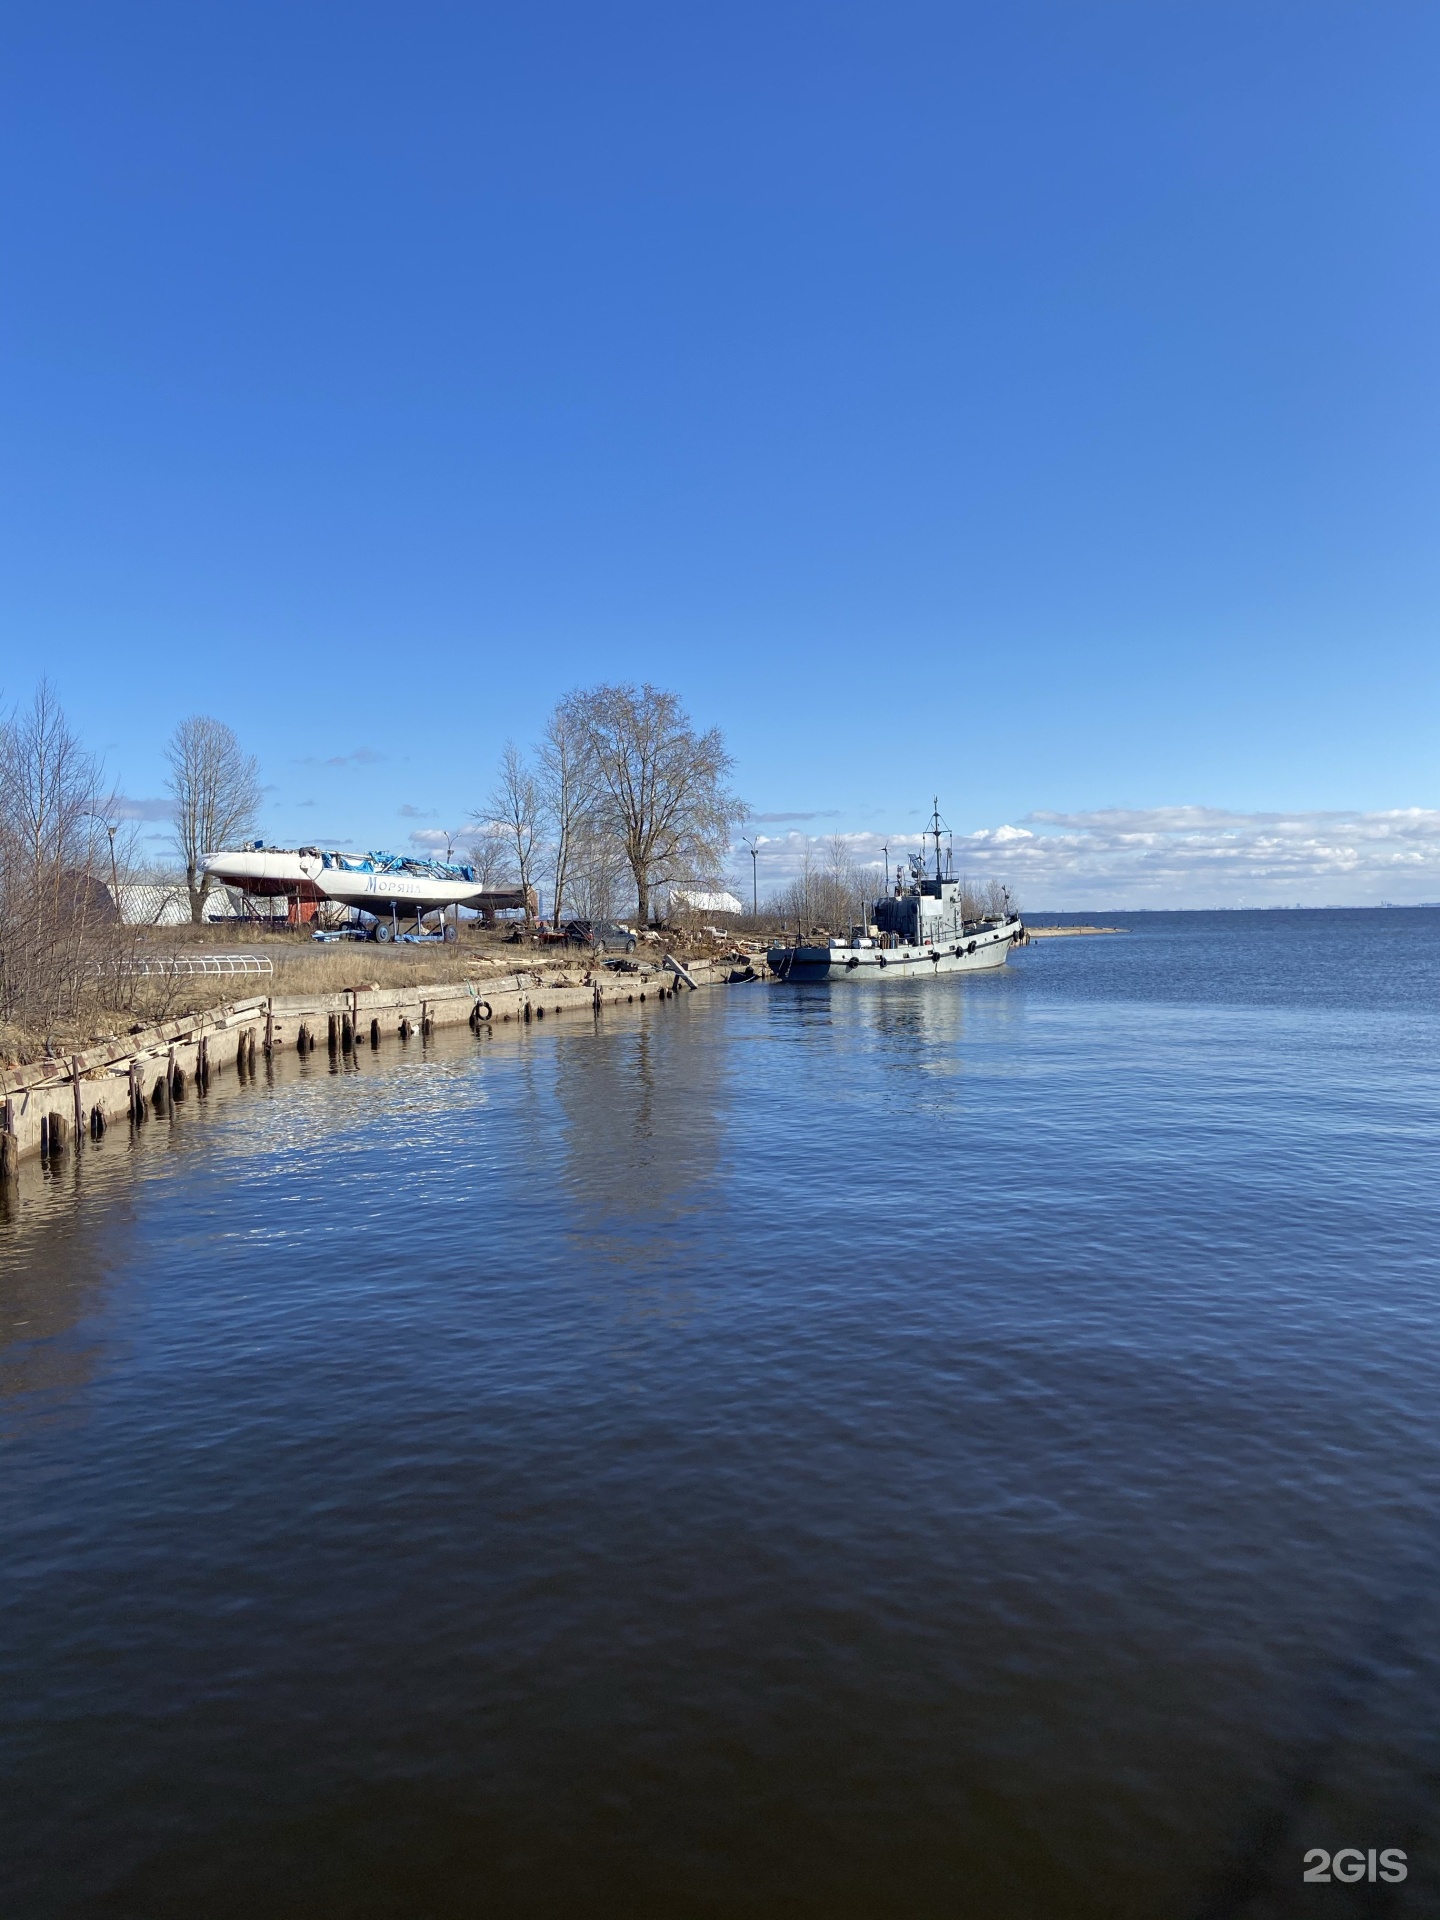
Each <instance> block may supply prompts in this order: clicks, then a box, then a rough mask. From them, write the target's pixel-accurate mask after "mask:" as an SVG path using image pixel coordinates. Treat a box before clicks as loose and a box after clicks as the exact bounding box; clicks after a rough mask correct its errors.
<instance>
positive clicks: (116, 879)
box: [105, 826, 124, 920]
mask: <svg viewBox="0 0 1440 1920" xmlns="http://www.w3.org/2000/svg"><path fill="white" fill-rule="evenodd" d="M105 831H106V832H107V833H108V834H109V836H110V897H111V899H113V900H114V902H115V918H116V919H117V920H120V919H123V918H124V916H123V915H122V913H121V912H120V876H119V874H118V872H117V871H116V867H115V829H114V827H111V826H107V827H106V829H105Z"/></svg>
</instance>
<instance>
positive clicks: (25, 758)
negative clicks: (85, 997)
mask: <svg viewBox="0 0 1440 1920" xmlns="http://www.w3.org/2000/svg"><path fill="white" fill-rule="evenodd" d="M110 805H111V798H110V797H108V796H107V795H106V794H105V792H104V790H103V788H102V786H101V777H100V765H99V762H98V761H97V760H96V759H95V757H94V756H93V755H92V754H90V753H88V752H86V750H85V748H84V747H83V746H82V745H81V744H80V741H79V740H78V739H77V737H76V736H75V734H74V733H72V732H71V730H70V726H69V723H68V722H67V721H66V718H65V715H64V712H63V711H62V709H61V707H60V703H59V701H58V700H57V699H56V697H55V692H54V689H53V688H52V687H51V686H50V684H49V682H48V681H44V680H42V681H41V683H40V685H39V687H38V688H37V689H36V692H35V697H34V699H33V700H32V702H31V704H30V706H29V707H28V708H27V709H26V710H25V711H24V712H22V713H18V714H12V715H11V716H10V717H9V718H8V719H6V720H5V721H4V722H3V723H0V1018H5V1019H19V1020H21V1021H24V1022H26V1023H27V1024H28V1025H30V1026H32V1027H35V1028H38V1029H41V1030H43V1031H46V1032H48V1031H49V1028H50V1026H51V1024H52V1022H54V1021H55V1020H56V1019H58V1018H59V1017H60V1016H62V1015H63V1014H66V1013H70V1012H73V1011H74V1009H75V1007H76V1005H77V1004H78V1002H79V999H80V994H81V991H82V987H83V983H84V979H85V976H86V970H87V966H88V963H89V961H90V959H91V957H92V949H93V946H94V943H95V940H96V938H97V936H98V934H99V932H100V930H101V928H102V927H103V926H104V925H105V924H107V923H108V922H110V921H112V920H113V919H114V917H115V913H116V905H115V903H114V902H112V900H111V897H110V891H109V889H108V888H107V887H106V886H105V884H104V882H103V881H102V880H101V879H100V877H99V876H100V872H101V870H102V868H103V867H104V866H105V865H107V864H108V862H107V860H106V857H105V855H103V854H102V851H101V849H102V846H105V843H106V839H107V836H106V831H105V825H104V816H105V813H106V812H107V811H108V809H109V807H110ZM106 853H108V847H107V848H106Z"/></svg>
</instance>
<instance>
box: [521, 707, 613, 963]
mask: <svg viewBox="0 0 1440 1920" xmlns="http://www.w3.org/2000/svg"><path fill="white" fill-rule="evenodd" d="M536 759H537V761H538V763H539V768H540V773H539V787H540V798H541V801H542V804H543V806H544V809H545V814H546V819H547V824H548V825H549V827H550V830H551V834H552V839H551V851H552V861H551V873H552V876H553V880H554V895H553V899H554V918H555V925H556V926H557V927H558V926H559V925H560V924H561V922H562V921H563V920H564V917H565V901H566V898H567V895H568V892H569V890H570V887H571V884H572V880H573V878H574V876H575V869H576V860H577V856H579V857H583V856H584V855H585V854H586V853H588V852H590V851H591V850H592V842H593V839H594V828H595V825H596V823H595V820H594V814H595V808H596V802H597V799H598V797H599V778H598V774H597V771H596V767H595V758H594V755H593V754H592V753H591V751H590V742H589V737H588V735H587V733H586V730H585V729H584V727H583V726H581V725H580V723H579V722H578V720H577V719H576V716H575V715H574V714H573V713H572V712H571V711H570V709H569V706H568V704H567V703H566V702H564V701H562V702H561V703H560V705H559V706H558V707H556V709H555V711H554V712H553V713H552V714H551V716H550V719H549V722H548V724H547V725H546V728H545V734H544V738H543V739H542V740H541V742H540V746H539V749H538V751H537V754H536ZM587 891H589V889H587Z"/></svg>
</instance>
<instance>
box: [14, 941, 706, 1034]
mask: <svg viewBox="0 0 1440 1920" xmlns="http://www.w3.org/2000/svg"><path fill="white" fill-rule="evenodd" d="M130 931H131V932H132V935H133V930H130ZM197 949H203V950H208V951H210V952H215V953H253V954H257V955H259V956H261V957H262V958H264V959H267V960H269V961H270V962H271V963H272V965H273V967H274V972H273V973H271V974H262V975H259V976H257V975H254V974H251V975H240V976H235V975H228V976H216V975H208V974H206V975H186V974H181V975H174V976H170V977H160V978H151V979H126V980H123V981H120V982H113V983H102V982H98V981H97V983H96V985H95V987H94V989H93V991H91V992H89V993H87V994H86V996H85V998H84V1000H83V1001H82V1004H81V1005H80V1007H79V1008H78V1009H77V1011H76V1013H75V1015H74V1016H73V1018H71V1019H68V1020H65V1021H63V1022H60V1023H57V1025H56V1027H55V1028H54V1029H52V1031H51V1032H50V1033H49V1034H48V1035H45V1034H38V1033H33V1032H28V1031H25V1030H23V1029H21V1028H17V1027H4V1026H0V1064H4V1065H6V1066H20V1065H25V1064H27V1063H29V1062H31V1061H35V1060H39V1059H42V1058H43V1057H44V1054H45V1050H46V1042H47V1039H48V1041H49V1044H50V1047H51V1049H52V1050H53V1052H54V1053H56V1054H59V1055H67V1054H70V1053H74V1052H78V1051H80V1050H81V1049H83V1048H84V1047H86V1046H89V1045H93V1044H94V1043H95V1042H97V1041H99V1040H102V1039H110V1038H112V1037H118V1036H119V1035H121V1034H124V1033H127V1032H129V1031H130V1029H131V1028H132V1027H138V1026H151V1025H154V1024H156V1023H158V1022H159V1021H162V1020H175V1019H180V1018H182V1017H183V1016H185V1015H187V1014H191V1013H202V1012H204V1011H206V1010H207V1009H208V1008H210V1007H217V1006H223V1005H225V1004H226V1003H227V1002H230V1001H235V1000H249V999H254V998H255V997H256V996H257V995H261V994H269V993H273V994H275V995H276V996H277V998H278V997H280V996H286V995H298V994H316V995H319V994H326V993H340V992H343V991H344V990H345V989H346V988H347V987H371V986H375V987H420V986H428V985H432V984H433V985H437V986H439V985H450V984H458V983H460V982H461V981H465V980H471V981H474V982H476V983H477V984H478V983H479V982H480V981H483V980H490V979H494V978H495V977H496V976H497V975H499V974H506V973H515V972H520V971H531V970H535V969H541V970H543V971H545V972H546V973H551V972H557V973H561V974H564V975H566V976H567V978H568V979H569V981H570V983H571V984H576V983H578V982H579V981H580V980H581V979H582V978H583V976H584V974H585V972H586V971H587V969H588V968H589V967H590V966H591V965H593V964H594V963H593V961H592V960H591V958H590V957H589V956H588V955H586V954H584V953H581V952H577V950H576V949H575V948H574V947H564V946H537V945H535V944H534V943H533V942H531V941H529V940H527V941H524V942H523V943H521V944H520V945H512V944H511V943H510V941H509V940H508V939H506V938H505V937H504V936H503V935H500V934H491V933H481V932H475V931H472V930H470V929H468V928H467V929H466V930H465V931H464V932H463V933H462V935H461V937H460V939H459V940H458V941H457V942H455V944H454V945H452V946H442V945H439V944H437V945H435V946H424V947H406V946H383V947H382V946H375V945H374V944H372V943H371V942H369V941H364V942H362V941H342V942H338V943H337V944H335V945H333V946H330V945H322V944H321V943H319V942H318V941H315V940H312V939H311V938H310V936H309V934H308V933H303V932H297V933H288V932H287V933H266V932H257V930H256V929H254V928H253V927H233V926H232V927H216V926H203V927H191V926H186V927H159V928H154V929H150V930H147V931H145V932H144V933H143V935H142V937H141V941H140V947H139V950H140V953H141V955H142V956H143V957H148V958H150V959H152V960H168V959H173V958H180V957H183V956H185V955H188V954H193V953H195V952H196V950H197ZM729 950H730V943H729V942H727V941H717V940H713V939H709V938H707V937H705V936H703V935H701V936H696V935H687V934H684V933H678V934H666V935H665V936H664V938H663V940H660V941H654V942H642V944H641V945H640V947H639V949H638V950H637V954H636V957H637V958H639V959H644V958H647V957H648V958H651V959H655V960H658V959H659V958H660V956H661V955H662V954H663V953H665V952H667V951H669V952H673V953H676V954H678V955H681V956H685V957H689V958H702V957H705V956H708V955H718V954H721V953H724V952H728V951H729Z"/></svg>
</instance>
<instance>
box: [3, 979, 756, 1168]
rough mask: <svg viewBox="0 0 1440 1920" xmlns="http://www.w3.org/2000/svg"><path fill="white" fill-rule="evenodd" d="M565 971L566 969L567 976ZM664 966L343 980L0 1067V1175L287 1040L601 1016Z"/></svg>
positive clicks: (653, 985) (250, 1063)
mask: <svg viewBox="0 0 1440 1920" xmlns="http://www.w3.org/2000/svg"><path fill="white" fill-rule="evenodd" d="M731 964H732V963H731V962H729V961H723V962H721V961H716V962H709V961H699V962H693V963H689V964H688V965H687V968H686V972H687V973H688V975H689V976H690V977H691V978H692V979H693V980H694V983H695V986H696V987H704V986H714V985H719V984H723V983H724V981H725V980H726V978H727V977H728V974H729V970H730V966H731ZM563 977H564V976H562V978H563ZM689 991H690V988H689V987H688V986H686V985H684V984H682V981H681V979H680V977H679V975H677V974H676V973H674V972H672V971H670V970H669V969H668V968H667V967H666V966H664V965H663V964H656V965H649V964H644V965H641V966H639V967H638V968H637V969H636V971H635V972H633V973H614V972H609V971H606V972H604V973H599V972H597V973H594V974H592V975H591V976H590V977H589V979H588V980H587V982H586V983H585V984H584V985H580V986H568V985H562V984H561V983H560V981H559V980H556V979H551V978H547V977H546V975H545V973H544V972H543V971H537V972H519V973H513V974H506V975H503V976H502V977H501V978H500V979H498V980H488V981H484V982H476V983H473V984H472V983H470V982H461V983H460V984H458V985H456V984H447V985H443V986H439V985H437V986H407V987H380V986H355V987H347V988H345V989H343V990H342V991H340V992H338V993H329V994H299V995H291V996H288V997H266V998H262V999H252V1000H241V1001H237V1002H235V1003H234V1004H232V1005H229V1006H223V1007H215V1008H211V1009H210V1010H208V1011H207V1012H205V1013H195V1014H187V1015H185V1016H184V1017H183V1018H181V1019H178V1020H170V1021H166V1022H165V1023H164V1024H163V1025H160V1026H155V1027H147V1028H145V1029H143V1030H142V1031H141V1032H139V1033H134V1034H129V1035H126V1036H125V1038H124V1039H117V1040H112V1041H108V1042H106V1043H105V1044H103V1045H101V1046H96V1047H92V1048H90V1049H89V1050H88V1051H87V1052H85V1053H79V1054H74V1055H72V1056H71V1057H70V1058H69V1059H66V1060H45V1061H40V1062H37V1063H36V1064H35V1065H33V1066H28V1067H14V1068H11V1069H9V1070H8V1071H6V1070H5V1069H0V1177H5V1178H8V1177H11V1176H13V1174H14V1173H15V1172H16V1170H17V1169H18V1167H19V1164H20V1162H21V1161H22V1160H26V1159H29V1158H31V1157H32V1156H34V1155H36V1154H45V1155H48V1156H50V1157H52V1158H53V1157H55V1156H58V1155H59V1154H62V1153H65V1152H74V1151H75V1148H76V1144H77V1142H79V1143H83V1142H84V1141H85V1140H87V1139H94V1138H98V1137H99V1136H100V1135H101V1134H103V1133H104V1132H105V1130H106V1129H107V1128H108V1127H111V1126H114V1125H116V1124H120V1125H135V1126H143V1125H144V1123H145V1122H146V1120H148V1119H149V1118H151V1117H152V1116H155V1115H160V1114H164V1113H166V1112H168V1111H169V1107H170V1104H171V1102H172V1101H175V1100H183V1099H186V1098H188V1097H191V1096H192V1095H196V1094H199V1095H203V1093H204V1091H205V1089H206V1087H207V1086H208V1084H209V1082H210V1080H211V1078H212V1077H213V1076H214V1075H215V1074H217V1073H225V1072H230V1073H241V1074H246V1073H250V1072H252V1071H253V1070H254V1068H255V1063H256V1062H257V1060H260V1059H262V1058H263V1057H264V1056H265V1055H266V1054H267V1053H269V1054H274V1053H276V1052H278V1051H280V1050H281V1049H284V1048H289V1049H291V1050H294V1051H297V1052H300V1053H307V1052H310V1051H312V1050H318V1049H322V1048H323V1049H328V1050H330V1051H332V1052H335V1053H349V1052H350V1051H352V1049H356V1048H363V1047H371V1046H379V1045H382V1044H383V1043H384V1042H385V1041H386V1040H393V1039H404V1038H408V1037H409V1036H410V1035H411V1034H421V1035H423V1034H425V1033H428V1032H432V1031H434V1029H435V1028H437V1027H454V1026H462V1025H463V1026H469V1027H471V1028H472V1029H473V1030H474V1031H476V1032H477V1033H478V1032H479V1031H481V1030H482V1029H483V1028H485V1027H487V1026H490V1025H492V1024H497V1023H500V1022H504V1021H507V1020H521V1021H524V1020H545V1019H553V1018H554V1017H555V1016H556V1015H560V1014H576V1013H589V1014H594V1013H597V1012H599V1011H600V1009H601V1008H603V1007H607V1006H623V1005H626V1004H629V1003H632V1002H636V1001H644V1000H661V999H669V998H671V997H672V996H673V995H674V994H675V993H676V992H689Z"/></svg>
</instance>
